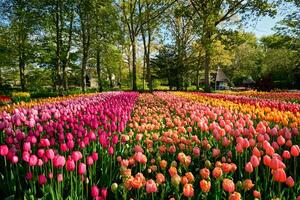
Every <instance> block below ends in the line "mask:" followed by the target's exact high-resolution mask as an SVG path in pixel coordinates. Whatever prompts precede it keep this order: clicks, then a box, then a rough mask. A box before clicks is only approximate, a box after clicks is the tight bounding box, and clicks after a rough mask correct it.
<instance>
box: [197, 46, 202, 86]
mask: <svg viewBox="0 0 300 200" xmlns="http://www.w3.org/2000/svg"><path fill="white" fill-rule="evenodd" d="M200 64H201V51H200V50H199V57H198V63H197V69H196V79H197V80H196V81H197V82H196V89H197V90H199V89H200V87H199V86H200Z"/></svg>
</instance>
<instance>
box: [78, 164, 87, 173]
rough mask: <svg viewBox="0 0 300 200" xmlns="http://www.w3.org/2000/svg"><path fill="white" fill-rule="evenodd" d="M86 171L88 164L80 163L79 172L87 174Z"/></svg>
mask: <svg viewBox="0 0 300 200" xmlns="http://www.w3.org/2000/svg"><path fill="white" fill-rule="evenodd" d="M85 173H86V165H85V164H84V163H80V164H79V166H78V174H80V175H81V174H85Z"/></svg>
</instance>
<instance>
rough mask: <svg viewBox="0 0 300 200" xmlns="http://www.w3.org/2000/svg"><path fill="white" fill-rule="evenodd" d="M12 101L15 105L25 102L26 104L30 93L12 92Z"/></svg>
mask: <svg viewBox="0 0 300 200" xmlns="http://www.w3.org/2000/svg"><path fill="white" fill-rule="evenodd" d="M11 97H12V100H13V102H15V103H18V102H21V101H25V102H28V101H29V100H30V93H29V92H13V93H12V94H11Z"/></svg>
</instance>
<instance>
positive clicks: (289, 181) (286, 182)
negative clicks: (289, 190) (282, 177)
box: [285, 176, 295, 187]
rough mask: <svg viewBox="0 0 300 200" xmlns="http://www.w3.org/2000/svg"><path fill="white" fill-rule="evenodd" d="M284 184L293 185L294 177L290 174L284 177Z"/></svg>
mask: <svg viewBox="0 0 300 200" xmlns="http://www.w3.org/2000/svg"><path fill="white" fill-rule="evenodd" d="M285 184H286V185H287V186H288V187H294V185H295V181H294V179H293V178H292V177H291V176H289V177H288V178H287V179H286V181H285Z"/></svg>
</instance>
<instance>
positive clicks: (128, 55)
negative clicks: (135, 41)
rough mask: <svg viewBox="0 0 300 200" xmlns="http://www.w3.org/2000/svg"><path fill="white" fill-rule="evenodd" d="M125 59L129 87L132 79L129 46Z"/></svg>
mask: <svg viewBox="0 0 300 200" xmlns="http://www.w3.org/2000/svg"><path fill="white" fill-rule="evenodd" d="M127 53H128V54H127V60H128V63H127V64H128V83H129V88H131V87H132V79H131V77H132V76H131V57H130V48H129V50H128V52H127Z"/></svg>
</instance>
